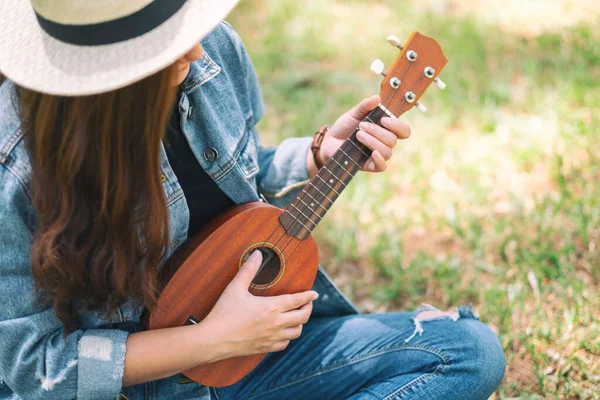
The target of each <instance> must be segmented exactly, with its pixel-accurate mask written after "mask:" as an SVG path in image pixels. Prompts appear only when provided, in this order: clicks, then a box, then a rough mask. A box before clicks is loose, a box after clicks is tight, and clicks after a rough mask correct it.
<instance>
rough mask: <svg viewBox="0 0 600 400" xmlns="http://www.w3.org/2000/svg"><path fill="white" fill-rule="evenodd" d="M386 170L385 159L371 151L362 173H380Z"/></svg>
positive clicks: (376, 152)
mask: <svg viewBox="0 0 600 400" xmlns="http://www.w3.org/2000/svg"><path fill="white" fill-rule="evenodd" d="M386 168H387V164H386V162H385V158H383V156H382V155H381V154H380V153H379V152H378V151H377V150H375V151H373V153H372V154H371V158H369V159H368V160H367V162H366V163H365V165H364V166H363V171H368V172H382V171H385V169H386Z"/></svg>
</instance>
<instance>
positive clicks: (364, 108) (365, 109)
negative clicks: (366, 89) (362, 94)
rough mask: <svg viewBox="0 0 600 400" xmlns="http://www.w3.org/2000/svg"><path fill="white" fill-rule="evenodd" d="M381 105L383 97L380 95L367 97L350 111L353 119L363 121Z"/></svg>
mask: <svg viewBox="0 0 600 400" xmlns="http://www.w3.org/2000/svg"><path fill="white" fill-rule="evenodd" d="M379 103H381V97H379V95H375V96H371V97H367V98H366V99H364V100H363V101H361V102H360V103H358V105H356V106H355V107H354V108H352V109H351V110H350V111H349V114H350V116H351V117H353V118H356V119H358V120H362V119H363V118H364V117H366V116H367V114H368V113H369V112H371V110H373V109H374V108H375V107H377V104H379Z"/></svg>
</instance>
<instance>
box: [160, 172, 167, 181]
mask: <svg viewBox="0 0 600 400" xmlns="http://www.w3.org/2000/svg"><path fill="white" fill-rule="evenodd" d="M166 180H167V176H166V175H165V174H160V181H161V182H164V181H166Z"/></svg>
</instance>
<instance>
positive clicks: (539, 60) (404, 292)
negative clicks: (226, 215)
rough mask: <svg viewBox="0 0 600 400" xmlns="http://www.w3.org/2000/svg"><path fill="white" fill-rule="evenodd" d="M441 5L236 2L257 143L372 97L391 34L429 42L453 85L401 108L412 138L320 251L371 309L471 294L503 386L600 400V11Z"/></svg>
mask: <svg viewBox="0 0 600 400" xmlns="http://www.w3.org/2000/svg"><path fill="white" fill-rule="evenodd" d="M565 1H566V0H565ZM582 1H584V2H585V0H582ZM438 3H439V4H442V3H443V2H431V1H430V2H424V4H425V5H422V6H419V7H416V6H407V4H412V3H407V2H395V1H369V2H364V1H358V0H354V1H344V2H342V1H333V0H332V1H327V2H324V1H319V0H306V1H302V2H298V1H291V0H262V1H253V2H245V3H242V5H241V6H240V7H238V8H237V9H236V11H235V13H234V14H233V15H232V16H231V17H230V18H229V20H230V22H232V23H233V25H234V26H235V27H236V28H237V30H238V31H239V33H240V35H241V36H242V38H243V39H244V41H245V42H246V45H247V47H248V50H249V53H250V54H251V56H252V58H253V61H254V63H255V66H256V68H257V70H258V74H259V76H260V79H261V82H262V87H263V92H264V96H265V100H266V103H267V114H266V116H265V118H264V120H263V121H262V122H261V123H260V125H259V130H260V131H261V135H262V137H263V141H265V142H267V143H271V144H274V143H277V142H278V141H280V140H281V139H282V138H284V137H289V136H306V135H310V134H311V133H312V132H314V131H315V129H316V128H318V127H319V126H320V125H322V124H324V123H331V122H332V121H334V120H335V118H337V117H338V116H339V115H340V114H341V113H343V112H344V111H346V110H347V109H349V108H350V107H352V106H353V105H355V104H356V103H357V102H358V101H359V100H360V99H362V98H364V97H366V96H369V95H371V94H374V93H376V92H377V91H378V88H379V82H380V81H379V79H378V78H377V77H375V76H374V75H372V74H371V73H370V72H369V70H368V67H369V64H370V62H371V61H372V59H374V58H381V59H382V60H383V61H384V62H386V64H387V65H389V64H390V63H391V62H392V60H393V59H394V57H395V56H396V54H397V51H395V50H394V49H393V48H392V47H391V46H389V45H388V44H387V43H386V42H385V37H386V36H387V35H388V34H389V33H395V34H397V35H398V36H399V37H407V36H408V34H409V33H410V31H412V30H418V31H420V32H421V33H423V34H426V35H428V36H432V37H434V38H436V39H437V40H438V41H439V42H440V44H441V46H442V48H443V49H444V52H445V54H446V56H447V57H448V59H449V63H448V66H447V67H446V69H445V70H444V71H443V73H442V76H443V79H444V80H445V81H446V82H447V84H448V88H447V89H446V90H445V91H443V92H440V91H438V90H437V89H436V88H435V87H432V88H431V89H430V90H429V91H428V92H427V93H426V94H425V95H424V97H423V102H424V103H425V104H427V106H428V107H429V112H428V113H427V114H426V115H421V114H420V113H418V111H416V110H415V111H410V112H409V113H407V114H406V115H404V116H403V117H402V119H403V120H405V121H407V122H408V123H410V125H411V127H412V130H413V136H412V137H411V138H410V139H409V140H407V141H404V142H402V143H400V144H399V146H397V149H396V150H395V155H394V158H393V159H392V161H391V162H390V165H389V168H388V171H386V172H385V173H384V174H377V175H373V174H362V175H359V176H358V177H357V178H356V179H355V182H353V183H352V185H351V186H350V187H349V188H348V189H347V190H346V191H345V192H344V194H343V195H342V196H341V198H340V200H339V201H338V202H337V203H336V205H335V206H334V207H333V208H332V209H331V211H330V213H329V214H328V216H327V218H325V220H324V221H323V222H322V225H321V226H320V227H319V228H318V229H317V232H316V237H317V240H318V242H319V245H320V251H321V259H322V262H323V263H324V265H326V266H327V268H328V270H329V271H331V272H332V274H333V275H334V277H335V280H336V281H337V282H338V284H340V286H341V287H342V288H343V290H344V291H345V292H346V293H348V294H349V295H350V296H351V297H352V298H353V299H354V300H355V301H356V303H357V304H358V305H359V306H360V308H361V309H363V310H364V311H368V312H375V311H387V310H394V309H411V308H414V307H417V306H418V305H419V304H420V303H422V302H428V303H432V304H434V305H436V306H438V307H440V308H452V307H456V306H457V305H459V304H464V303H473V304H474V306H475V307H476V308H477V309H478V311H479V312H480V314H481V316H482V320H484V321H485V322H486V323H488V324H490V325H491V326H492V327H493V328H494V329H495V330H497V331H498V333H499V335H500V337H501V340H502V343H503V345H504V348H505V350H506V354H507V359H508V364H509V365H508V369H507V375H506V378H505V381H504V383H503V385H502V386H501V388H500V389H499V390H498V393H497V394H496V396H497V397H498V398H521V399H541V398H548V399H554V398H565V399H600V389H599V388H600V319H599V316H600V295H599V289H600V138H599V137H598V132H599V128H600V26H599V25H598V23H597V21H598V20H599V17H600V6H595V8H594V6H592V9H593V11H594V12H595V13H596V14H595V15H596V16H595V17H593V18H589V19H587V20H586V19H585V18H583V19H575V18H573V21H569V22H570V23H569V24H562V22H561V25H556V26H557V27H556V28H554V29H549V28H548V23H547V22H548V21H547V20H544V21H540V24H541V25H540V26H541V27H542V28H540V29H537V30H536V29H533V28H532V26H533V27H535V24H536V21H531V23H528V24H527V25H526V26H527V29H528V30H527V31H520V30H519V29H518V26H517V27H513V26H511V25H509V26H508V28H507V25H506V24H505V23H504V22H503V21H501V20H494V19H493V18H490V17H489V15H479V14H478V13H479V12H480V8H474V9H473V10H472V11H469V10H468V7H467V9H466V10H465V9H464V8H465V7H463V9H460V7H459V9H458V10H457V9H455V8H453V7H449V6H448V7H445V8H443V7H442V8H441V9H440V7H437V6H435V5H436V4H438ZM508 3H509V4H512V3H514V2H512V3H511V2H510V1H509V2H508ZM571 3H572V2H571ZM571 3H569V4H571ZM588 3H589V2H588ZM588 3H586V4H588ZM444 4H446V3H444ZM448 4H450V3H448ZM452 4H455V3H452ZM456 4H461V3H456ZM456 4H455V5H456ZM402 5H404V7H407V8H403V7H402ZM588 5H589V4H588ZM518 13H519V11H518V10H517V11H516V14H515V15H516V16H517V17H518ZM587 14H590V13H589V12H587ZM569 15H570V14H569ZM587 16H588V17H589V15H587ZM544 18H546V17H544ZM561 21H562V20H561ZM542 22H544V24H542ZM550 26H552V24H550ZM558 26H560V27H558ZM257 27H258V28H257ZM509 28H510V29H509ZM513 28H514V29H513ZM532 32H533V33H532Z"/></svg>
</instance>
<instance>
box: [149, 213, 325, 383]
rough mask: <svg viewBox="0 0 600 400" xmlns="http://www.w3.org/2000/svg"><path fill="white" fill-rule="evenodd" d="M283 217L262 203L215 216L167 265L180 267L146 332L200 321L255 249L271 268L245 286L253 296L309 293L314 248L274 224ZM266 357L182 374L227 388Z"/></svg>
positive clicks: (315, 257) (310, 240)
mask: <svg viewBox="0 0 600 400" xmlns="http://www.w3.org/2000/svg"><path fill="white" fill-rule="evenodd" d="M282 212H283V210H281V209H279V208H277V207H274V206H271V205H269V204H266V203H262V202H255V203H247V204H242V205H239V206H236V207H233V208H232V209H230V210H228V211H226V212H225V213H223V214H221V215H220V216H218V217H216V218H215V219H214V220H213V221H211V222H210V223H209V224H208V226H207V227H206V228H205V229H204V230H203V231H201V232H200V233H198V234H197V235H196V236H194V237H192V238H190V240H188V241H186V243H184V244H183V245H182V247H181V248H180V249H179V250H178V251H177V252H176V254H174V255H173V256H172V257H171V259H170V260H169V263H175V265H180V266H179V267H178V269H177V271H176V272H175V273H174V274H173V276H172V277H171V279H170V280H169V282H168V284H167V285H166V286H165V287H164V289H163V291H162V293H161V295H160V298H159V299H158V303H157V305H156V307H155V308H154V309H153V310H152V313H151V315H150V321H149V327H150V329H161V328H168V327H176V326H183V325H189V324H193V323H197V322H199V321H200V320H202V319H203V318H204V317H205V316H206V315H208V313H209V312H210V310H211V309H212V307H213V306H214V304H215V303H216V302H217V300H218V299H219V297H220V296H221V294H222V293H223V291H224V290H225V288H226V286H227V285H228V284H229V282H231V280H232V279H233V278H234V277H235V275H236V274H237V272H238V270H239V268H240V267H241V265H242V264H243V263H244V261H245V259H246V258H247V256H248V255H249V254H250V253H251V252H252V251H254V250H255V249H257V248H261V249H262V250H261V252H263V258H268V257H269V256H270V257H271V261H270V263H269V264H267V266H270V267H269V268H268V269H267V267H265V268H264V269H263V270H262V271H261V272H259V273H258V274H257V277H256V278H255V281H254V282H253V284H252V285H251V286H250V288H249V291H250V292H251V293H252V294H254V295H260V296H276V295H280V294H290V293H298V292H301V291H305V290H309V289H310V288H311V287H312V285H313V283H314V281H315V278H316V274H317V269H318V263H319V255H318V250H317V246H316V244H315V241H314V240H313V238H312V237H308V238H307V239H305V240H299V239H297V238H295V237H293V236H289V235H287V234H286V231H285V229H284V228H283V227H282V226H281V224H280V222H279V217H280V215H281V213H282ZM277 261H278V262H277ZM263 265H265V260H264V261H263ZM265 356H266V354H258V355H253V356H248V357H236V358H230V359H226V360H222V361H218V362H215V363H211V364H204V365H201V366H198V367H196V368H193V369H190V370H187V371H184V374H185V375H186V376H188V377H189V378H190V379H193V380H194V381H196V382H198V383H201V384H203V385H206V386H211V387H223V386H229V385H232V384H233V383H235V382H237V381H239V380H240V379H242V378H243V377H244V376H246V375H247V374H248V373H250V371H252V370H253V369H254V368H255V367H256V366H257V365H258V364H259V363H260V362H261V361H262V359H263V358H264V357H265Z"/></svg>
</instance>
